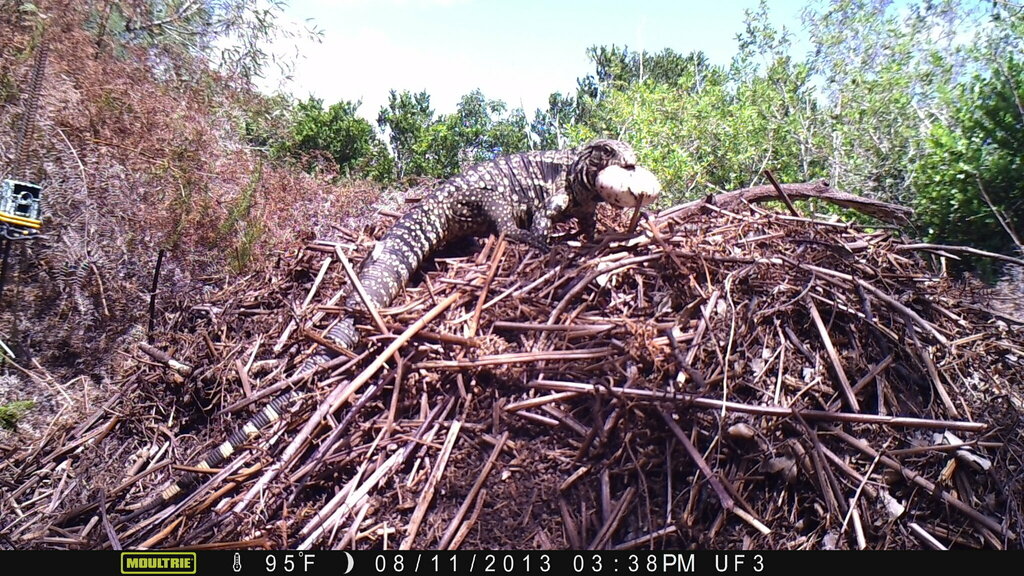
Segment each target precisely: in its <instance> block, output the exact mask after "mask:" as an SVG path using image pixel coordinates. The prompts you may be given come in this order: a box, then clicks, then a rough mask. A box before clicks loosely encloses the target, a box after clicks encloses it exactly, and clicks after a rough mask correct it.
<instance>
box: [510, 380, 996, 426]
mask: <svg viewBox="0 0 1024 576" xmlns="http://www.w3.org/2000/svg"><path fill="white" fill-rule="evenodd" d="M528 386H529V387H531V388H541V389H544V390H558V391H562V392H580V393H584V394H611V395H614V396H622V397H624V398H628V399H631V400H635V401H646V402H673V403H678V404H683V405H687V406H695V407H697V408H704V409H713V410H721V409H722V407H723V406H724V407H725V408H726V409H727V410H729V411H734V412H742V413H744V414H757V415H760V416H774V417H776V418H788V417H790V416H792V415H793V413H794V412H797V413H799V414H800V416H801V417H802V418H806V419H807V420H815V421H821V422H829V421H832V422H859V423H862V424H881V425H885V426H899V427H906V428H935V429H939V430H942V429H947V428H948V429H950V430H966V431H970V432H983V431H985V430H986V429H987V428H988V425H987V424H982V423H979V422H963V421H956V420H928V419H925V418H909V417H903V416H879V415H875V414H850V413H848V412H828V411H823V410H799V409H796V408H787V407H784V406H754V405H751V404H741V403H739V402H723V401H722V400H718V399H715V398H702V397H700V396H697V395H694V394H687V393H685V392H655V391H651V390H637V389H634V388H619V387H612V386H609V387H604V386H598V385H594V384H582V383H578V382H561V381H554V380H533V381H531V382H530V383H529V384H528Z"/></svg>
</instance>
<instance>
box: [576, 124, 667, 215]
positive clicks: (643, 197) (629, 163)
mask: <svg viewBox="0 0 1024 576" xmlns="http://www.w3.org/2000/svg"><path fill="white" fill-rule="evenodd" d="M571 173H572V178H573V180H574V181H575V183H576V185H577V186H581V187H583V188H584V189H585V190H587V191H589V192H591V193H593V192H596V193H597V195H598V196H599V197H600V199H601V200H604V201H605V202H608V203H609V204H611V205H613V206H616V207H619V208H634V207H638V206H646V205H648V204H650V203H651V202H653V201H654V199H655V198H657V197H658V194H660V193H661V184H659V183H658V179H657V178H656V177H655V176H654V174H652V173H651V171H650V170H647V169H646V168H644V167H642V166H637V164H636V152H634V151H633V147H632V146H630V145H629V144H626V143H625V142H620V141H618V140H607V139H602V140H595V141H593V142H591V143H590V144H587V145H586V146H584V147H583V148H582V149H580V151H579V154H578V155H577V156H576V160H575V162H573V165H572V170H571Z"/></svg>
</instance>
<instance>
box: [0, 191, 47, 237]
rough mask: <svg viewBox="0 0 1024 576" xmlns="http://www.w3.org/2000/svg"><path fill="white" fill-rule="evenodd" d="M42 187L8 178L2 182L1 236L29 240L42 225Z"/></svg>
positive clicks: (0, 198) (37, 232) (0, 197)
mask: <svg viewBox="0 0 1024 576" xmlns="http://www.w3.org/2000/svg"><path fill="white" fill-rule="evenodd" d="M41 202H42V187H40V186H38V185H36V184H31V183H29V182H21V181H19V180H12V179H7V180H4V181H3V182H2V183H0V237H3V238H6V239H8V240H27V239H29V238H31V237H33V236H35V235H37V234H39V229H40V227H42V224H43V223H42V206H41Z"/></svg>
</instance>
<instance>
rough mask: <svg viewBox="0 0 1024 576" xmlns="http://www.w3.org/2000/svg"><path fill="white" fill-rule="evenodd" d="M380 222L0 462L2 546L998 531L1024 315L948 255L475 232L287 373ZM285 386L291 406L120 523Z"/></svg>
mask: <svg viewBox="0 0 1024 576" xmlns="http://www.w3.org/2000/svg"><path fill="white" fill-rule="evenodd" d="M746 198H747V199H750V198H751V196H750V195H749V194H748V195H747V196H746ZM786 200H787V203H788V200H789V199H788V198H786ZM716 204H717V205H716ZM859 207H860V208H864V206H859ZM868 211H870V210H868ZM890 215H891V214H890ZM627 219H628V214H627V215H616V214H610V213H602V214H601V220H602V222H603V224H604V226H603V229H605V230H622V229H624V228H627V225H626V223H625V220H627ZM386 220H387V218H384V217H380V218H378V221H377V227H376V228H373V229H371V228H369V227H368V228H367V229H364V230H358V231H350V232H347V233H346V234H347V237H345V238H342V239H341V240H339V241H337V242H334V243H323V242H318V243H313V244H310V245H309V246H308V247H306V248H305V249H304V250H302V251H300V252H299V253H297V254H294V255H291V256H290V257H287V258H282V259H281V260H280V261H279V262H278V263H277V264H276V265H274V266H269V267H268V269H266V270H264V271H262V272H260V273H258V274H253V275H251V276H249V277H247V278H244V279H241V280H239V281H238V282H235V283H233V284H232V285H230V286H228V287H227V288H224V289H222V290H220V291H216V292H212V293H210V294H208V295H207V297H206V298H205V299H204V301H203V302H201V303H198V304H197V303H195V302H191V303H184V302H183V303H181V304H180V306H178V307H177V313H176V315H175V316H173V318H171V319H170V321H169V323H168V325H167V327H166V329H165V330H164V331H163V332H161V333H157V334H153V335H152V336H153V337H152V339H151V342H150V343H146V342H143V341H138V342H136V343H135V344H133V345H132V348H131V349H130V350H129V353H126V354H124V359H123V361H122V362H121V363H120V366H119V370H120V372H119V374H118V376H117V382H116V385H117V393H116V394H115V395H113V396H112V397H110V398H109V399H108V400H107V401H106V403H105V404H104V405H103V406H99V407H93V408H92V411H91V412H90V413H87V414H85V415H83V416H82V417H81V419H80V420H79V421H77V422H75V423H74V425H71V424H68V425H65V427H64V428H63V429H59V430H52V431H51V432H50V433H49V434H47V435H45V436H44V437H43V438H41V439H40V440H39V441H38V442H36V443H34V444H32V445H28V446H17V447H14V446H8V447H6V451H5V454H4V458H5V459H6V462H5V465H4V466H0V485H2V486H3V491H4V492H5V496H4V498H3V502H2V504H0V534H2V538H3V539H5V540H6V542H7V544H8V545H10V546H14V547H19V548H20V547H40V548H110V547H118V546H125V547H135V548H138V547H154V548H164V547H189V546H205V547H210V546H219V547H228V548H237V547H273V548H289V549H290V548H355V549H364V548H375V549H379V548H398V547H407V548H423V549H428V548H429V549H437V548H441V549H444V548H459V547H461V548H474V549H521V548H544V549H556V548H574V549H583V548H596V549H608V548H614V549H634V548H635V549H651V548H654V549H659V548H673V549H693V548H718V549H740V548H760V549H822V548H851V549H856V548H872V549H891V548H900V549H902V548H922V547H959V548H995V549H1003V548H1017V549H1019V548H1021V547H1022V546H1021V543H1022V540H1024V517H1022V513H1021V509H1020V506H1021V502H1024V484H1022V479H1024V474H1022V468H1021V462H1022V460H1024V439H1022V437H1021V435H1020V430H1021V429H1022V428H1024V418H1022V414H1024V388H1022V384H1021V381H1022V378H1021V375H1022V374H1024V328H1022V321H1021V320H1020V319H1019V318H1017V317H1015V315H1014V313H1013V312H1009V311H1006V310H1002V311H1001V309H1000V308H999V307H998V306H996V302H997V301H998V300H999V293H998V292H995V291H993V289H990V288H986V287H984V286H982V285H980V284H973V283H970V282H964V281H954V280H951V279H949V278H946V277H943V276H941V275H939V274H937V273H936V272H935V267H934V266H933V262H931V259H932V258H935V257H936V256H935V255H936V254H939V255H941V256H944V257H955V252H954V250H956V249H955V248H952V247H936V246H931V245H925V244H912V243H909V242H908V241H907V240H905V239H903V238H902V237H901V236H900V235H899V234H898V233H897V232H895V231H893V229H890V228H886V227H881V228H879V227H874V228H870V227H865V226H860V225H855V224H850V223H844V222H840V221H837V220H834V219H833V220H829V219H821V218H814V217H805V216H800V215H798V214H797V213H796V211H795V210H792V212H791V213H790V212H787V213H782V212H772V211H769V210H766V209H762V208H760V207H757V206H754V205H748V204H742V205H739V207H737V206H725V207H723V203H722V202H716V203H715V204H712V203H709V202H699V203H696V204H691V205H689V206H685V207H677V208H675V209H671V210H667V211H665V212H663V213H661V214H659V215H657V216H655V217H653V218H649V219H647V220H645V221H643V222H642V223H641V224H640V226H639V228H638V229H637V230H636V232H635V233H631V234H630V233H607V234H605V235H599V237H598V238H597V239H596V241H595V242H591V243H585V244H581V243H579V242H574V241H566V239H565V238H556V239H555V241H554V242H553V244H554V247H553V249H552V251H551V252H550V253H548V254H540V253H538V252H537V251H536V250H533V249H529V248H525V247H522V246H518V245H508V244H507V243H505V242H504V241H502V240H499V239H495V238H490V239H487V240H486V241H484V242H483V243H482V244H483V245H482V247H481V246H477V247H476V248H474V249H470V248H467V247H455V248H454V249H452V250H450V251H449V252H447V253H445V254H441V255H438V256H437V257H436V258H435V259H434V260H433V261H432V267H431V268H430V269H427V270H424V271H422V272H421V273H420V274H419V275H418V276H417V277H416V278H415V279H414V282H413V285H412V286H409V287H408V288H407V289H406V291H405V292H404V293H403V295H402V296H400V298H399V299H398V301H396V303H395V304H394V306H393V307H391V308H389V309H386V310H381V311H380V317H379V319H373V318H370V317H369V316H368V315H363V316H358V318H359V323H360V324H361V325H362V326H363V328H362V331H363V334H364V335H366V338H365V339H364V342H363V347H362V348H361V349H360V350H359V351H358V352H359V353H358V354H342V355H341V356H339V357H337V358H335V359H334V360H332V361H330V362H329V363H327V364H326V365H324V366H322V367H321V369H320V370H318V371H317V372H316V373H315V374H314V375H313V376H312V377H305V378H293V377H290V375H291V373H292V371H293V370H294V368H295V367H296V366H297V365H298V364H299V363H301V362H302V360H303V359H304V358H305V357H307V356H308V355H309V354H311V353H312V352H313V350H314V348H315V346H317V343H318V342H321V341H323V338H322V337H321V336H320V335H321V334H323V333H324V332H325V330H326V329H327V328H328V327H329V325H330V324H331V323H332V322H334V321H336V320H337V319H338V318H339V317H341V316H342V315H346V314H349V313H350V311H348V310H344V309H342V308H341V307H340V306H339V303H340V302H343V297H342V294H344V292H345V290H346V289H347V286H348V285H349V284H350V280H349V278H350V275H351V268H353V267H354V265H355V263H356V262H357V261H358V260H360V259H361V258H362V256H363V255H365V254H367V253H368V250H369V249H370V246H372V237H373V236H374V235H379V233H380V231H381V230H382V229H385V228H386V225H387V224H388V222H387V221H386ZM382 222H383V224H382ZM286 387H295V388H296V389H298V390H301V391H302V392H303V394H304V396H303V398H304V401H303V402H301V407H300V408H298V409H294V410H292V411H291V412H289V413H286V414H283V415H282V416H281V418H280V419H279V420H278V421H277V422H276V423H274V424H273V425H272V426H270V427H268V428H267V429H266V430H264V431H263V433H262V434H260V435H259V436H258V437H257V438H256V439H254V440H253V441H252V442H251V443H250V444H249V445H248V446H247V449H246V450H243V451H242V452H241V453H240V454H239V455H236V457H234V458H232V459H231V460H230V461H229V462H228V463H227V464H226V465H225V466H224V467H223V468H221V469H218V470H213V471H208V472H210V473H209V474H208V475H206V476H205V477H204V479H206V481H205V482H203V483H201V484H200V485H199V486H197V487H195V488H193V489H191V490H189V491H188V492H187V493H186V494H184V495H183V497H181V498H178V499H177V500H174V501H170V502H168V503H166V504H163V505H161V506H159V507H157V508H155V509H152V510H149V511H147V512H146V513H145V514H143V515H133V514H131V513H130V507H131V506H133V505H138V504H140V503H143V502H146V501H149V500H150V499H152V498H153V497H154V496H155V495H156V494H158V493H159V491H160V490H162V489H164V488H166V487H167V486H168V485H169V484H170V483H172V482H173V481H174V480H175V479H176V478H179V477H180V476H181V475H182V474H183V472H182V469H183V468H185V467H187V466H188V464H190V463H191V462H194V461H195V459H196V458H197V457H198V456H200V455H202V454H203V453H204V451H205V450H208V449H210V448H211V447H213V446H216V445H217V444H219V443H220V442H223V441H224V439H225V438H226V436H227V435H228V434H230V433H231V432H232V431H233V430H234V429H235V428H237V427H238V426H241V424H242V423H243V422H244V421H245V420H246V418H247V417H248V416H249V414H251V413H252V412H253V411H256V410H259V409H260V407H262V406H263V405H265V404H266V402H268V401H269V400H270V399H271V398H273V397H274V395H275V394H277V393H280V391H282V390H284V389H285V388H286Z"/></svg>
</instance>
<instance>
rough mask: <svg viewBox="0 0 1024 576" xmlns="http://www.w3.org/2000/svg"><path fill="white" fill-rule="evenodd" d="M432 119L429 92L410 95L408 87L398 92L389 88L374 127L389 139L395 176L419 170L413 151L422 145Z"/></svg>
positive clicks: (398, 176) (415, 172)
mask: <svg viewBox="0 0 1024 576" xmlns="http://www.w3.org/2000/svg"><path fill="white" fill-rule="evenodd" d="M433 120H434V111H433V110H431V109H430V95H428V94H427V92H426V91H422V92H419V93H418V94H413V93H411V92H409V91H408V90H403V91H402V92H401V93H398V92H396V91H395V90H392V91H391V93H390V94H389V95H388V104H387V106H384V107H382V108H381V109H380V113H379V114H378V115H377V126H378V127H380V129H381V131H383V132H385V133H386V134H387V135H388V139H389V141H390V142H391V153H392V154H393V155H394V158H395V175H396V177H397V178H399V179H402V178H404V177H405V176H406V175H412V174H418V173H421V170H422V167H420V166H416V161H417V158H416V156H417V152H416V151H417V149H418V148H421V146H420V144H421V142H420V141H421V139H422V137H423V134H424V132H425V131H426V130H427V128H428V127H429V126H430V125H431V124H432V123H433ZM410 168H411V170H410Z"/></svg>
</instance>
